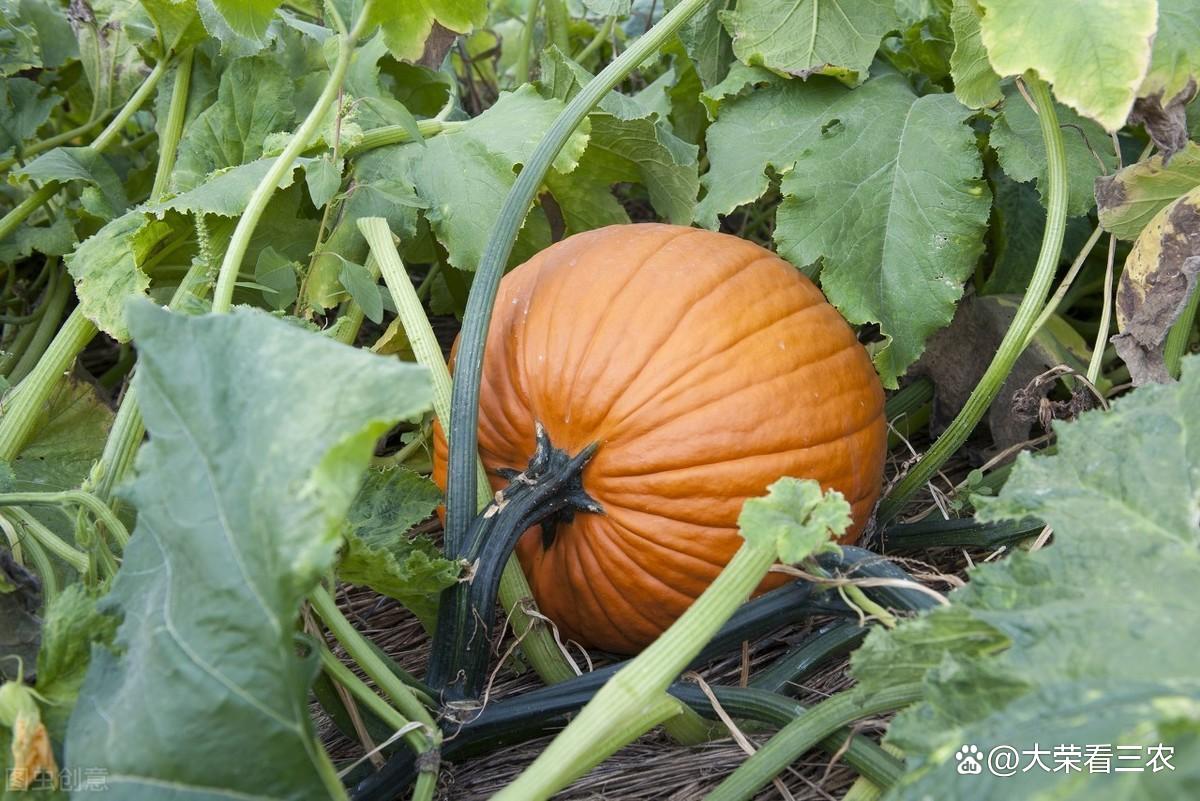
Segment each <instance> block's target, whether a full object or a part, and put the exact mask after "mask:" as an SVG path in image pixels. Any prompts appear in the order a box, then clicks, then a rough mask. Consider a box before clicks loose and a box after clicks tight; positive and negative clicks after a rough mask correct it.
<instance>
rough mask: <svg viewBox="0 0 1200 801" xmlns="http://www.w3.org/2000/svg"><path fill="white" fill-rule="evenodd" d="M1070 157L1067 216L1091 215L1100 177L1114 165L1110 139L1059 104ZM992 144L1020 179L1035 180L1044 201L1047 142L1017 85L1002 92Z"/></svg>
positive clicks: (1058, 111) (1005, 163)
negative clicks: (1002, 102)
mask: <svg viewBox="0 0 1200 801" xmlns="http://www.w3.org/2000/svg"><path fill="white" fill-rule="evenodd" d="M1055 110H1056V112H1057V114H1058V122H1059V126H1060V127H1061V128H1062V129H1063V136H1062V138H1063V147H1064V149H1065V151H1066V156H1067V215H1068V216H1070V217H1078V216H1079V215H1081V214H1087V213H1088V212H1090V211H1091V210H1092V208H1093V207H1094V206H1095V205H1096V196H1095V184H1096V179H1097V178H1099V177H1100V176H1102V175H1106V174H1108V173H1110V172H1112V171H1113V170H1114V169H1116V166H1117V157H1116V154H1115V153H1113V148H1112V141H1111V139H1110V138H1109V136H1108V134H1106V133H1105V132H1104V129H1103V128H1101V127H1100V126H1099V125H1097V124H1096V123H1094V122H1092V121H1091V120H1088V119H1084V118H1083V117H1080V116H1079V115H1078V114H1076V113H1075V112H1073V111H1071V110H1070V109H1067V108H1063V107H1062V106H1057V108H1056V109H1055ZM991 143H992V147H993V148H995V150H996V154H997V155H998V156H999V157H1000V166H1002V167H1003V168H1004V171H1005V172H1006V173H1008V174H1009V175H1011V176H1012V177H1013V178H1014V179H1016V180H1018V181H1037V188H1038V192H1039V193H1040V194H1041V196H1042V203H1043V204H1045V202H1046V200H1047V192H1048V187H1047V185H1046V180H1047V179H1046V169H1047V167H1046V143H1045V142H1044V141H1043V140H1042V133H1041V129H1040V128H1039V126H1038V119H1037V115H1036V114H1035V113H1034V111H1033V109H1032V108H1030V106H1029V103H1027V102H1026V101H1025V98H1023V97H1022V96H1021V94H1020V92H1018V91H1017V90H1016V89H1014V88H1012V87H1009V88H1007V89H1006V90H1005V92H1004V106H1003V109H1002V111H1001V113H1000V116H999V117H997V118H996V122H995V124H994V125H993V126H992V136H991Z"/></svg>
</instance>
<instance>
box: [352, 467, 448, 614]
mask: <svg viewBox="0 0 1200 801" xmlns="http://www.w3.org/2000/svg"><path fill="white" fill-rule="evenodd" d="M441 498H442V494H441V492H440V491H439V490H438V488H437V486H436V485H435V484H434V483H433V482H432V481H430V480H429V479H427V478H424V477H422V476H419V475H417V474H416V473H414V472H412V471H410V470H405V469H404V468H401V467H393V468H388V469H384V470H371V471H370V472H368V473H367V480H366V481H365V482H363V486H362V489H361V490H359V492H358V497H357V498H355V499H354V504H353V505H352V506H351V507H350V512H349V514H347V515H346V531H345V535H346V550H345V552H344V553H343V554H342V560H341V562H340V563H339V564H338V577H339V578H341V579H342V581H348V582H350V583H351V584H362V585H364V586H367V587H370V588H371V589H373V590H375V591H376V592H378V593H381V594H383V595H386V596H388V597H389V598H395V599H396V600H398V601H400V602H401V603H402V604H404V605H405V606H406V607H408V608H409V609H411V610H412V611H413V612H414V613H416V615H417V616H418V617H419V618H421V620H422V622H424V623H425V624H426V625H427V626H429V625H431V624H432V623H433V621H434V619H435V618H436V616H437V604H438V596H439V594H440V593H441V591H442V590H444V589H446V588H447V587H449V586H451V585H453V584H454V582H455V581H457V580H458V574H459V572H460V571H459V566H458V565H457V564H456V563H454V562H452V561H450V560H448V559H444V558H442V555H441V552H440V551H439V550H438V548H437V546H435V545H434V544H433V542H432V541H431V540H430V539H429V538H428V537H424V536H409V535H408V530H409V529H410V528H412V527H413V526H415V525H416V524H417V523H420V522H421V521H422V520H424V519H425V518H427V517H429V515H430V514H431V513H432V512H433V510H434V508H435V507H436V506H437V505H438V503H440V502H441Z"/></svg>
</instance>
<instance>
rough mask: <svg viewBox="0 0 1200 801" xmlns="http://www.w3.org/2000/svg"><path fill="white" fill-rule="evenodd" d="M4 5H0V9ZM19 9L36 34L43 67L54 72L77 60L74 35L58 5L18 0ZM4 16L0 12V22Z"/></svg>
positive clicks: (77, 48)
mask: <svg viewBox="0 0 1200 801" xmlns="http://www.w3.org/2000/svg"><path fill="white" fill-rule="evenodd" d="M4 5H5V4H4V3H0V8H2V7H4ZM20 6H21V16H22V17H23V18H24V19H26V20H28V21H29V23H30V24H31V25H32V26H33V29H34V31H36V33H37V47H38V51H39V53H40V56H41V62H42V64H41V65H42V66H43V67H49V68H51V69H53V68H55V67H61V66H63V65H64V64H66V63H67V62H68V61H71V60H72V59H76V58H79V43H78V42H77V41H76V40H75V32H74V31H73V30H71V23H70V20H69V19H68V15H66V14H64V13H63V12H62V7H61V5H60V4H59V3H57V2H56V3H47V2H44V0H21V3H20ZM3 17H4V14H2V13H0V19H2V18H3ZM0 58H2V57H0ZM0 71H2V70H0Z"/></svg>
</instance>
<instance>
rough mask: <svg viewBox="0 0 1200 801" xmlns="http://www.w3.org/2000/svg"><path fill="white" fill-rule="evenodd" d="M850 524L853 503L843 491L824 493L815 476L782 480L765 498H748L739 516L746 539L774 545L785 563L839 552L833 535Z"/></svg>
mask: <svg viewBox="0 0 1200 801" xmlns="http://www.w3.org/2000/svg"><path fill="white" fill-rule="evenodd" d="M849 525H850V504H848V503H846V499H845V498H843V497H842V493H840V492H838V491H837V490H830V491H828V492H822V491H821V485H820V484H818V483H817V482H816V481H813V480H812V479H811V478H803V479H801V478H788V477H784V478H781V479H779V480H778V481H776V482H775V483H774V484H772V485H771V486H769V487H767V494H766V495H765V496H764V497H761V498H750V499H749V500H747V501H746V502H745V503H744V504H743V505H742V511H741V514H739V515H738V528H739V529H740V530H741V532H742V536H743V537H745V538H746V542H749V543H753V544H756V545H759V546H761V547H764V548H770V549H771V551H772V552H774V553H777V554H779V560H780V561H781V562H784V563H785V564H796V563H797V562H802V561H804V560H805V559H807V558H809V557H810V556H816V555H817V554H820V553H836V552H837V551H838V546H837V544H836V543H834V542H833V540H832V539H831V537H832V538H834V539H836V538H837V537H839V536H841V535H842V534H843V533H844V532H845V531H846V527H847V526H849Z"/></svg>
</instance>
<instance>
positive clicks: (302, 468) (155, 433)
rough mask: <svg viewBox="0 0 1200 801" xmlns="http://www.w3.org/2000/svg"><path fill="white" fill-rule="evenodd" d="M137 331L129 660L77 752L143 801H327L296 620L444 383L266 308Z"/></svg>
mask: <svg viewBox="0 0 1200 801" xmlns="http://www.w3.org/2000/svg"><path fill="white" fill-rule="evenodd" d="M128 315H129V318H130V321H131V327H132V329H133V332H134V334H135V336H136V339H137V343H138V351H139V360H138V371H137V374H136V376H135V379H134V380H135V382H136V383H137V387H138V397H139V400H140V404H141V408H142V413H143V415H144V417H145V422H146V428H147V431H148V433H149V435H150V439H149V443H148V444H147V445H145V446H143V449H142V451H141V453H140V454H139V459H138V476H137V479H136V481H135V483H134V486H133V489H132V492H131V498H132V500H133V502H134V504H135V505H136V507H137V509H138V522H137V530H136V532H135V534H134V537H133V539H132V541H131V542H130V544H129V547H128V549H127V550H126V551H125V559H124V562H123V563H122V565H121V570H120V572H119V573H118V575H117V579H116V582H115V584H114V586H113V589H112V591H111V593H110V594H109V596H108V598H107V599H106V600H105V607H106V609H108V610H110V611H113V612H119V613H120V615H121V616H122V617H123V622H122V623H121V626H120V628H119V630H118V633H117V638H116V646H117V648H118V649H119V650H118V651H110V650H107V649H97V650H96V651H95V652H94V653H93V657H92V664H91V665H90V666H89V668H88V673H87V678H86V680H85V681H84V685H83V689H82V691H81V693H80V698H79V701H78V703H77V705H76V707H75V712H74V714H73V715H72V717H71V722H70V728H69V733H68V742H67V753H68V754H69V755H70V756H71V761H72V763H73V764H75V765H80V766H83V765H87V766H92V767H99V768H103V769H105V770H106V771H107V779H108V781H107V784H108V787H109V789H110V790H112V791H114V792H115V793H116V794H118V795H119V796H120V797H121V798H122V799H130V801H136V799H154V800H155V801H160V800H161V799H183V798H187V799H210V798H211V799H216V798H218V797H220V798H228V797H229V796H230V795H231V794H240V795H244V796H253V797H258V798H274V799H296V801H303V800H305V799H311V798H317V797H324V796H325V794H326V793H325V789H324V784H323V782H322V780H321V779H320V778H319V774H318V769H317V767H316V760H318V759H325V758H326V757H324V755H322V754H320V753H319V752H318V751H317V750H316V749H317V748H318V746H317V745H316V732H315V731H314V728H313V724H312V720H311V718H310V717H309V714H308V709H307V704H306V700H307V695H308V687H309V684H310V683H311V680H312V677H313V675H314V672H315V670H316V665H315V657H312V656H309V657H308V658H302V657H300V656H298V655H297V651H296V627H295V619H296V616H297V614H298V612H299V608H300V603H301V600H302V599H303V597H304V596H305V594H307V593H308V592H309V591H310V590H311V589H312V588H313V587H314V586H315V585H316V584H317V582H319V581H320V580H321V578H322V576H323V575H324V574H325V573H326V571H327V570H328V569H329V568H330V567H332V564H333V559H334V555H335V552H336V549H337V546H338V540H339V526H340V521H341V519H342V517H343V516H344V514H345V513H346V511H347V510H348V509H349V507H350V503H351V501H352V500H353V498H354V495H355V493H356V491H357V489H358V486H359V483H360V480H361V475H362V471H363V469H364V467H365V466H366V463H367V460H368V459H369V457H370V454H371V450H372V447H373V445H374V442H375V440H376V438H377V437H378V436H380V435H381V434H382V433H383V432H384V431H386V430H387V429H388V427H389V426H390V425H391V424H392V423H393V422H394V421H395V420H397V419H398V418H402V417H408V416H411V415H413V414H416V413H419V412H422V411H423V410H425V409H427V408H428V406H429V402H430V390H429V384H428V378H427V376H426V374H425V371H424V370H423V369H421V368H419V367H416V366H412V365H405V364H401V363H399V362H396V361H393V360H388V359H383V358H380V357H377V356H374V355H372V354H368V353H364V352H362V351H358V350H353V349H351V348H347V347H345V346H342V345H339V344H337V343H335V342H332V341H330V340H329V339H327V338H326V337H322V336H320V335H318V334H314V333H311V332H308V331H304V330H302V329H300V328H297V327H295V326H292V325H289V324H288V323H285V322H283V321H280V320H275V319H273V318H271V317H270V316H269V315H266V314H263V313H260V312H252V311H243V310H235V311H234V312H233V313H232V314H226V315H208V316H202V317H186V316H179V315H172V314H169V313H167V312H165V311H163V310H161V309H159V308H157V307H155V306H153V305H152V304H150V303H146V302H139V303H137V304H131V305H130V308H129V312H128ZM313 375H320V376H321V378H322V380H321V381H318V382H313V381H311V380H310V377H311V376H313ZM296 399H302V401H303V402H296ZM251 755H253V762H254V769H253V770H252V771H248V770H246V768H245V766H246V764H247V762H246V760H247V759H248V758H251Z"/></svg>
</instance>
